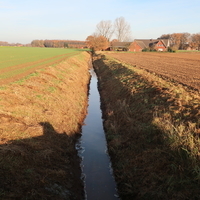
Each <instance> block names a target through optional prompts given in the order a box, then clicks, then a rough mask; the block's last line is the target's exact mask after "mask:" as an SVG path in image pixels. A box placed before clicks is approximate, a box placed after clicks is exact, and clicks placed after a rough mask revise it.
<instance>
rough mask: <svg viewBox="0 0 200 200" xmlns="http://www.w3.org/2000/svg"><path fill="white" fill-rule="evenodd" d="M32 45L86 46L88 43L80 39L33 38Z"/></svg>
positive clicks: (55, 46) (54, 46)
mask: <svg viewBox="0 0 200 200" xmlns="http://www.w3.org/2000/svg"><path fill="white" fill-rule="evenodd" d="M31 46H32V47H53V48H85V47H87V46H86V43H85V42H84V41H78V40H33V41H32V42H31Z"/></svg>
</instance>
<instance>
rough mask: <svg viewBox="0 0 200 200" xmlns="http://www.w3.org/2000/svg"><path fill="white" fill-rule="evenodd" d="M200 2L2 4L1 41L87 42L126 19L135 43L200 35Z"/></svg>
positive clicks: (9, 0) (5, 0)
mask: <svg viewBox="0 0 200 200" xmlns="http://www.w3.org/2000/svg"><path fill="white" fill-rule="evenodd" d="M199 10H200V0H168V1H167V0H166V1H161V0H123V1H122V0H99V1H94V0H74V1H73V0H0V41H7V42H10V43H12V42H14V43H16V42H20V43H23V44H26V43H30V42H31V41H32V40H34V39H71V40H85V39H86V37H87V36H88V35H91V34H92V33H94V32H95V28H96V25H97V24H98V23H99V22H100V21H101V20H111V21H113V22H114V20H115V19H116V18H118V17H121V16H123V17H124V18H125V20H126V21H127V22H128V23H129V24H130V26H131V31H132V38H133V39H136V38H138V39H143V38H157V37H159V36H161V35H162V34H167V33H177V32H189V33H198V32H200V12H199Z"/></svg>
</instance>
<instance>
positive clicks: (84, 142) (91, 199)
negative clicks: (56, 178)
mask: <svg viewBox="0 0 200 200" xmlns="http://www.w3.org/2000/svg"><path fill="white" fill-rule="evenodd" d="M90 73H91V76H92V77H91V81H90V92H89V105H88V114H87V116H86V119H85V121H84V126H83V127H82V136H81V139H80V141H79V154H80V156H81V157H82V173H83V180H84V183H85V199H86V200H117V199H118V200H119V198H118V196H117V191H116V184H115V181H114V178H113V175H112V168H111V164H110V159H109V156H108V154H107V144H106V139H105V133H104V129H103V123H102V113H101V109H100V96H99V92H98V89H97V77H96V74H95V72H94V70H93V69H90Z"/></svg>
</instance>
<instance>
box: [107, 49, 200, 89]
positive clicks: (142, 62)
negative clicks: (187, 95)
mask: <svg viewBox="0 0 200 200" xmlns="http://www.w3.org/2000/svg"><path fill="white" fill-rule="evenodd" d="M109 55H110V56H112V57H114V58H116V59H118V60H120V61H122V62H125V63H128V64H131V65H136V66H137V67H141V68H143V69H146V70H149V71H151V72H154V73H157V74H160V75H162V76H166V77H168V78H171V79H174V80H176V81H178V82H180V83H183V84H186V85H188V86H191V87H193V88H195V89H198V90H199V91H200V53H146V52H143V53H109Z"/></svg>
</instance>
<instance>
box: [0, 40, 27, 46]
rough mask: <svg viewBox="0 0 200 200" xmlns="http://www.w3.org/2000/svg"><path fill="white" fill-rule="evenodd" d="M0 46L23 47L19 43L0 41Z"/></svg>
mask: <svg viewBox="0 0 200 200" xmlns="http://www.w3.org/2000/svg"><path fill="white" fill-rule="evenodd" d="M0 46H24V45H22V44H20V43H8V42H4V41H0Z"/></svg>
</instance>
